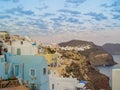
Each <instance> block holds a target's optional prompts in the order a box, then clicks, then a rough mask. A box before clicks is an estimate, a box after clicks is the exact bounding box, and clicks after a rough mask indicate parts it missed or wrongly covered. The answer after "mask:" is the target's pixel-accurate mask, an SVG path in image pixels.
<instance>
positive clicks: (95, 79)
mask: <svg viewBox="0 0 120 90" xmlns="http://www.w3.org/2000/svg"><path fill="white" fill-rule="evenodd" d="M59 53H61V54H62V59H63V60H67V64H66V63H63V65H64V66H65V65H66V67H65V70H66V73H63V76H64V77H69V76H72V77H75V78H77V79H78V80H85V81H87V82H88V83H87V85H86V87H87V88H88V89H91V90H100V89H104V90H111V89H110V86H109V78H108V77H107V76H105V75H103V74H101V73H100V72H99V70H98V69H96V68H95V67H94V66H93V65H91V64H90V61H89V60H87V58H86V57H85V56H83V55H81V54H80V53H79V52H77V51H63V50H60V51H59Z"/></svg>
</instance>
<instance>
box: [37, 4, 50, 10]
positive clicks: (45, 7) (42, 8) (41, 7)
mask: <svg viewBox="0 0 120 90" xmlns="http://www.w3.org/2000/svg"><path fill="white" fill-rule="evenodd" d="M47 8H48V6H47V5H45V6H40V7H39V8H38V7H37V8H36V9H38V10H40V11H41V10H44V9H47Z"/></svg>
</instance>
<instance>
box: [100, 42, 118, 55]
mask: <svg viewBox="0 0 120 90" xmlns="http://www.w3.org/2000/svg"><path fill="white" fill-rule="evenodd" d="M102 47H103V49H104V50H106V51H107V52H108V53H110V54H111V55H120V44H113V43H106V44H104V45H103V46H102Z"/></svg>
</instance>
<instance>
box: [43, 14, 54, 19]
mask: <svg viewBox="0 0 120 90" xmlns="http://www.w3.org/2000/svg"><path fill="white" fill-rule="evenodd" d="M54 15H55V14H53V13H44V15H41V16H42V17H44V18H45V17H50V16H54Z"/></svg>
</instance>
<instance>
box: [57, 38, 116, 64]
mask: <svg viewBox="0 0 120 90" xmlns="http://www.w3.org/2000/svg"><path fill="white" fill-rule="evenodd" d="M59 45H60V46H61V47H68V46H70V47H78V48H84V49H83V50H82V49H81V50H78V51H79V53H80V54H81V55H83V56H85V57H86V58H87V59H88V60H90V63H91V64H92V65H94V66H106V65H114V64H115V62H114V60H113V57H112V55H110V54H109V53H108V52H106V51H105V50H104V49H103V48H102V47H100V46H97V45H95V44H94V43H93V42H87V41H81V40H71V41H68V42H63V43H60V44H59ZM88 46H89V48H87V47H88ZM85 47H86V49H85Z"/></svg>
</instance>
